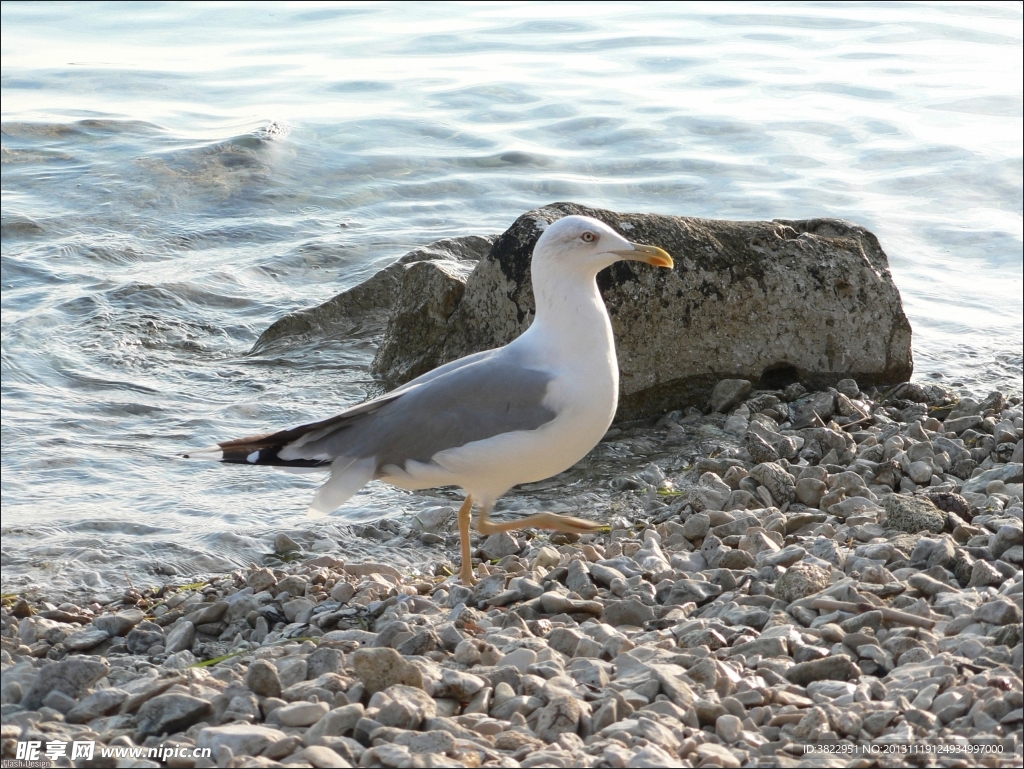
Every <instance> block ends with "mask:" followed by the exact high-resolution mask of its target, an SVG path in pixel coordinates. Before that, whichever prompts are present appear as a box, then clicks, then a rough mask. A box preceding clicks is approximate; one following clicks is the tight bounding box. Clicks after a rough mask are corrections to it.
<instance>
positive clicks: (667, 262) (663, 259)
mask: <svg viewBox="0 0 1024 769" xmlns="http://www.w3.org/2000/svg"><path fill="white" fill-rule="evenodd" d="M629 245H631V246H632V247H633V250H632V251H613V252H612V253H614V254H617V255H618V256H621V257H622V258H623V259H629V260H631V261H634V262H644V263H645V264H650V265H652V266H654V267H666V268H671V267H672V266H673V264H674V262H673V261H672V257H671V256H669V255H668V252H667V251H665V250H664V249H661V248H658V247H657V246H644V245H641V244H640V243H630V244H629Z"/></svg>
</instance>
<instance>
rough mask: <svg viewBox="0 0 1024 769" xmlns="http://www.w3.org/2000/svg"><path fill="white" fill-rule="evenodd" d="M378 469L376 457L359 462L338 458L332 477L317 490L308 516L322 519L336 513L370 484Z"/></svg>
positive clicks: (334, 463)
mask: <svg viewBox="0 0 1024 769" xmlns="http://www.w3.org/2000/svg"><path fill="white" fill-rule="evenodd" d="M376 469H377V460H376V459H375V458H374V457H364V458H363V459H358V460H353V459H352V458H351V457H338V458H337V459H336V460H334V462H333V463H332V464H331V477H330V478H328V479H327V482H326V483H325V484H324V485H323V486H321V487H320V488H319V489H317V492H316V494H315V495H314V496H313V501H312V502H311V503H310V505H309V509H308V510H307V511H306V516H307V517H309V518H320V517H322V516H324V515H327V514H328V513H331V512H334V511H335V510H336V509H337V508H338V507H339V506H341V505H342V504H343V503H344V502H345V500H347V499H348V498H349V497H351V496H352V495H353V494H355V493H356V492H357V491H359V489H361V488H362V487H363V486H365V485H366V484H367V483H369V482H370V480H371V479H372V478H373V474H374V472H375V471H376Z"/></svg>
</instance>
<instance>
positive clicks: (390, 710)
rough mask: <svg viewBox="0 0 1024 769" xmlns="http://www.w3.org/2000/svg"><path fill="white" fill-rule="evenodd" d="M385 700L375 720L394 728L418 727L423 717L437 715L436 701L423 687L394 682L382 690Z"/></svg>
mask: <svg viewBox="0 0 1024 769" xmlns="http://www.w3.org/2000/svg"><path fill="white" fill-rule="evenodd" d="M383 693H384V694H385V695H386V700H385V702H384V704H383V705H381V706H380V710H379V712H378V714H377V716H376V720H377V721H380V723H382V724H383V725H384V726H392V727H395V728H396V729H418V728H419V726H420V724H421V723H423V721H424V719H427V718H433V717H434V716H436V715H437V703H436V702H434V700H433V698H432V697H431V696H430V695H429V694H427V693H426V692H425V691H423V689H420V688H416V687H413V686H403V685H402V684H395V685H394V686H389V687H388V688H387V689H386V690H384V692H383Z"/></svg>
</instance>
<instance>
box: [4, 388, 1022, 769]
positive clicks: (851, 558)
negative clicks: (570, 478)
mask: <svg viewBox="0 0 1024 769" xmlns="http://www.w3.org/2000/svg"><path fill="white" fill-rule="evenodd" d="M951 404H952V406H953V407H952V409H950V405H951ZM972 404H973V405H972ZM711 405H712V406H714V407H715V408H716V409H717V408H721V409H723V411H721V412H719V411H717V410H716V411H713V412H712V413H710V414H707V415H703V414H701V413H699V412H696V411H691V413H689V414H688V415H686V416H685V417H683V416H682V415H678V414H676V415H675V416H673V415H669V416H668V417H666V422H667V423H668V424H667V427H668V429H667V430H666V429H665V427H664V426H663V427H660V428H657V429H656V430H654V431H651V430H649V429H647V428H643V427H637V428H626V429H623V430H622V431H621V432H620V434H619V435H618V436H617V437H616V438H615V443H614V444H613V443H606V444H602V446H606V445H607V446H609V447H611V446H612V445H616V446H619V445H621V446H630V447H631V448H630V451H631V452H633V453H635V454H637V455H638V456H640V455H643V456H646V455H647V454H651V453H652V452H654V456H653V461H651V460H649V459H643V461H639V462H638V463H637V464H636V465H635V468H641V469H639V470H636V469H634V470H633V472H634V475H633V476H629V477H630V478H632V479H633V480H631V481H630V482H629V483H622V484H621V485H620V486H616V489H615V490H614V491H613V492H612V502H613V504H612V509H613V510H614V511H615V512H614V516H613V518H612V520H611V527H610V531H606V532H597V533H594V534H588V535H584V536H583V537H581V538H579V539H578V540H576V539H573V538H571V537H565V536H563V535H559V534H549V533H545V532H532V533H531V532H523V533H522V534H518V533H517V534H516V535H512V534H507V533H502V534H500V535H494V536H492V537H485V538H478V539H477V540H476V541H475V546H476V549H475V552H477V553H478V554H479V555H481V556H482V557H483V558H484V559H485V563H484V564H481V565H480V566H479V567H478V569H479V571H478V578H479V581H478V583H477V585H476V586H475V587H473V588H468V587H465V586H462V585H460V584H458V583H457V581H456V580H455V579H453V578H451V577H444V576H442V577H434V576H433V574H449V573H451V572H452V571H457V568H454V569H453V568H452V566H451V564H452V563H456V564H457V558H458V554H457V552H455V550H456V549H457V545H456V543H457V540H456V539H455V538H454V537H453V536H452V534H453V532H452V526H453V525H454V509H453V508H452V507H449V506H439V507H435V508H429V509H427V510H425V511H423V512H422V513H420V514H419V515H418V516H417V517H416V518H415V519H411V518H412V517H410V519H406V520H403V519H395V520H394V521H383V522H380V523H378V524H376V526H373V527H366V528H367V529H370V528H372V530H373V531H374V532H376V533H377V534H379V535H380V537H383V538H390V537H408V538H410V539H411V540H417V539H418V540H421V541H422V538H423V537H425V536H429V537H432V538H433V539H432V540H431V541H434V542H436V545H435V547H434V551H435V552H437V553H439V554H441V553H443V554H444V555H442V556H441V557H442V558H445V559H447V560H446V562H445V563H443V564H437V567H436V570H434V565H431V566H430V570H429V571H428V570H427V569H424V570H423V572H422V573H419V574H417V573H406V572H403V571H401V570H399V569H398V568H396V567H395V566H392V565H390V564H388V563H378V562H356V563H349V562H345V561H342V560H341V559H339V558H336V557H334V556H333V555H331V554H330V547H332V544H331V541H330V540H327V539H324V538H320V539H317V540H316V541H315V542H314V544H313V545H311V546H310V548H309V549H310V550H311V551H312V554H313V555H316V557H304V554H303V549H302V547H300V545H299V544H297V543H296V541H295V540H293V539H291V538H290V537H289V536H288V535H286V534H283V533H281V534H278V535H277V537H275V540H274V544H273V550H274V551H275V552H276V553H278V554H280V555H287V556H288V558H287V559H285V560H287V563H282V562H281V559H269V560H268V562H267V565H258V566H255V567H252V568H250V569H248V570H240V571H238V572H235V573H232V574H225V575H220V576H217V577H215V578H214V579H213V580H211V581H209V582H205V583H202V584H201V585H199V586H196V585H188V586H185V587H183V588H180V589H173V588H172V589H169V590H167V591H165V592H164V593H162V594H160V595H159V596H158V595H156V594H155V593H152V594H151V593H149V592H147V591H145V590H142V591H134V592H129V593H126V594H125V597H124V599H122V600H121V601H120V602H119V601H117V600H115V599H112V598H110V597H103V596H96V598H97V599H100V598H102V601H100V600H97V601H96V602H92V601H87V602H84V603H83V605H81V606H79V605H77V604H75V603H74V602H71V601H69V602H61V601H50V602H47V601H44V600H42V599H40V598H37V597H32V598H29V597H24V598H20V599H19V600H16V601H13V602H7V603H6V604H5V605H4V606H3V607H2V612H0V619H2V622H3V624H2V635H3V640H4V645H3V650H2V652H0V655H2V664H3V683H2V696H3V700H2V701H3V711H2V713H3V728H4V741H5V750H6V749H7V745H9V744H13V743H8V742H7V741H8V740H15V739H18V738H21V737H23V736H27V735H35V734H40V733H42V732H44V731H46V733H47V734H50V733H53V734H60V735H61V737H60V739H65V737H66V738H67V739H73V738H74V737H75V735H79V736H81V735H90V736H88V737H87V738H88V739H94V738H95V739H96V740H98V742H99V743H100V744H102V745H110V744H128V741H130V742H131V744H142V743H145V744H150V743H151V742H152V741H154V740H163V741H168V740H169V741H171V742H183V743H188V744H191V743H194V744H195V745H196V746H198V747H204V748H205V747H208V748H210V750H211V753H212V759H211V760H210V761H209V762H208V763H205V764H202V763H201V762H197V764H196V765H197V766H199V765H205V766H210V765H213V763H214V762H216V764H217V765H220V766H228V765H232V766H234V765H260V766H276V765H294V766H298V765H306V766H317V767H320V766H346V765H351V766H449V765H457V764H461V765H472V766H485V765H486V766H507V767H513V766H528V767H532V766H601V767H603V766H614V767H634V766H635V767H646V766H652V767H653V766H709V767H710V766H716V767H739V766H791V765H797V764H802V765H811V764H810V763H809V758H808V757H806V756H804V754H803V753H802V752H801V747H802V745H804V744H808V743H815V742H820V743H828V744H841V745H849V746H851V747H852V746H856V747H857V749H858V750H860V751H861V755H868V754H867V753H866V752H865V751H868V750H869V749H871V750H877V749H878V746H881V745H901V744H911V743H917V744H925V743H927V744H929V745H945V746H951V749H952V746H957V745H965V744H969V745H992V746H996V745H998V746H1000V747H1001V750H1002V752H994V753H989V754H987V755H986V757H985V761H986V762H987V763H988V765H1001V766H1015V765H1020V764H1021V759H1022V757H1024V754H1022V749H1024V746H1022V734H1024V696H1022V692H1024V685H1022V679H1021V669H1022V666H1024V646H1022V643H1021V640H1022V635H1024V631H1022V628H1021V621H1022V595H1024V590H1022V588H1024V578H1022V573H1021V562H1022V561H1024V547H1022V546H1024V526H1022V518H1024V511H1022V507H1024V505H1022V501H1021V500H1022V496H1024V492H1022V490H1021V482H1022V480H1024V478H1022V477H1021V466H1020V462H1019V460H1020V456H1019V455H1020V450H1021V437H1020V431H1021V406H1020V401H1019V399H1009V400H1008V399H1006V398H1005V397H1003V396H1000V395H998V394H994V395H992V396H989V397H987V398H985V399H978V400H974V401H972V400H971V399H969V398H963V399H961V400H960V401H959V403H957V402H956V398H955V395H950V394H949V393H948V392H947V391H945V390H944V389H943V388H941V387H939V386H938V385H926V386H925V385H917V384H911V385H905V386H901V387H900V388H897V390H895V391H893V392H892V393H880V392H877V391H874V390H871V389H869V390H868V391H866V392H862V391H861V390H860V388H859V386H858V385H857V383H856V382H854V381H852V380H843V381H841V382H840V383H839V384H838V385H837V387H836V390H834V391H828V392H816V393H815V392H812V393H806V392H804V391H803V389H802V388H799V389H798V388H795V387H794V388H787V390H786V391H785V392H758V391H753V390H752V389H751V386H750V383H749V382H748V383H744V382H725V383H720V386H719V387H717V388H716V397H715V398H713V399H712V404H711ZM929 409H930V410H929ZM960 412H962V413H960ZM946 414H948V416H946ZM865 415H866V416H867V419H865V418H864V417H865ZM645 430H646V432H645ZM641 447H647V448H641ZM651 447H653V448H651ZM659 447H660V448H659ZM658 451H662V453H660V454H659V453H657V452H658ZM711 451H713V452H714V453H713V454H712V455H711V456H708V453H709V452H711ZM694 456H696V459H695V460H694V459H693V457H694ZM1014 457H1016V459H1014ZM618 461H619V460H618V459H616V462H618ZM627 480H628V479H627ZM631 489H632V490H631ZM656 489H661V490H662V491H661V492H659V493H657V494H656V493H655V490H656ZM663 495H664V496H663ZM303 536H305V535H303ZM303 541H305V540H303ZM442 567H443V568H442ZM165 573H166V572H165ZM199 661H206V662H207V666H206V667H195V666H194V665H195V663H196V662H199ZM165 735H167V736H166V737H165ZM36 739H38V738H36ZM98 747H99V746H98ZM5 755H6V754H5ZM849 755H853V754H852V753H851V754H849ZM871 755H872V756H875V755H876V754H874V753H872V754H871ZM950 755H952V754H950ZM876 757H877V756H876ZM813 758H814V759H815V760H814V762H813V765H825V764H829V761H828V759H827V758H823V757H821V756H817V755H816V756H814V757H813ZM853 760H854V763H853V764H852V765H857V766H860V765H866V764H865V763H864V761H861V762H860V763H857V760H858V759H853ZM958 761H959V763H958ZM965 762H966V763H965ZM940 763H941V762H940ZM946 763H948V764H949V765H951V766H965V765H971V761H970V760H968V759H964V760H959V759H956V758H950V759H949V761H947V762H946ZM839 764H842V765H850V758H849V756H845V757H843V758H841V759H840V760H839V761H838V762H836V765H839ZM829 765H831V764H829Z"/></svg>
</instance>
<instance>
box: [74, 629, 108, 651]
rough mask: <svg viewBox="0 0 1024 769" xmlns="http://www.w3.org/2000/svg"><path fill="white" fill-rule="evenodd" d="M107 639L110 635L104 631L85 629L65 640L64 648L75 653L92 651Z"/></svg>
mask: <svg viewBox="0 0 1024 769" xmlns="http://www.w3.org/2000/svg"><path fill="white" fill-rule="evenodd" d="M109 638H110V634H109V633H108V632H107V631H106V630H101V629H100V628H98V627H87V628H85V629H83V630H79V631H78V632H77V633H72V634H71V635H69V636H68V637H67V638H65V639H64V646H66V647H67V648H68V649H71V650H72V651H76V652H77V651H85V650H86V649H92V648H93V647H94V646H99V645H100V644H101V643H103V642H104V641H106V640H108V639H109Z"/></svg>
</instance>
